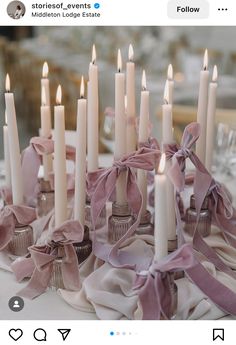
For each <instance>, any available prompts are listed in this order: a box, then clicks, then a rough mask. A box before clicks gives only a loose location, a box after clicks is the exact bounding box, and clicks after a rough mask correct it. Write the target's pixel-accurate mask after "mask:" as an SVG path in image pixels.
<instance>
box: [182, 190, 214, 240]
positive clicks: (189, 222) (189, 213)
mask: <svg viewBox="0 0 236 345" xmlns="http://www.w3.org/2000/svg"><path fill="white" fill-rule="evenodd" d="M208 203H209V198H208V197H206V198H205V199H204V201H203V204H202V208H201V210H200V215H199V221H198V224H197V230H198V231H199V233H200V234H201V235H202V236H203V237H207V236H209V235H210V233H211V212H210V211H209V209H208ZM196 221H197V210H196V205H195V197H194V195H191V197H190V207H189V208H188V209H187V210H186V214H185V228H184V230H185V232H186V233H187V234H189V235H190V236H193V234H194V230H195V227H196Z"/></svg>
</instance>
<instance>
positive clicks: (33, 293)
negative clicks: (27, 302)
mask: <svg viewBox="0 0 236 345" xmlns="http://www.w3.org/2000/svg"><path fill="white" fill-rule="evenodd" d="M52 270H53V264H51V265H48V267H46V268H45V269H44V270H43V271H38V270H37V268H35V270H34V272H33V275H32V277H31V279H30V281H29V283H28V284H27V286H26V287H25V288H23V289H22V290H20V291H19V292H18V293H17V295H18V296H21V297H25V298H28V299H34V298H35V297H38V296H40V295H41V294H42V293H44V292H45V291H46V290H47V288H48V285H49V282H50V279H51V275H52Z"/></svg>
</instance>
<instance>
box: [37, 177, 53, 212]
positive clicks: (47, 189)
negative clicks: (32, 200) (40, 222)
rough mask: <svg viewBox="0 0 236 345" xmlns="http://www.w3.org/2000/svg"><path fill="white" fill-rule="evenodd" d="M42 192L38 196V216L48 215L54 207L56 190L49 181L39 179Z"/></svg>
mask: <svg viewBox="0 0 236 345" xmlns="http://www.w3.org/2000/svg"><path fill="white" fill-rule="evenodd" d="M39 184H40V193H39V195H38V197H37V207H36V211H37V216H38V217H43V216H46V215H47V214H48V213H49V212H50V211H51V210H52V209H53V208H54V191H53V190H52V189H51V186H50V183H49V181H44V179H40V180H39Z"/></svg>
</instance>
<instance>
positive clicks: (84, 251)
mask: <svg viewBox="0 0 236 345" xmlns="http://www.w3.org/2000/svg"><path fill="white" fill-rule="evenodd" d="M74 248H75V251H76V254H77V258H78V262H79V264H81V263H82V262H83V261H85V260H86V259H87V258H88V257H89V255H90V254H91V252H92V241H91V240H90V238H89V228H88V226H86V225H85V227H84V238H83V241H82V242H79V243H74Z"/></svg>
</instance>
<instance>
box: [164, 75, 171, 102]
mask: <svg viewBox="0 0 236 345" xmlns="http://www.w3.org/2000/svg"><path fill="white" fill-rule="evenodd" d="M164 103H165V104H169V103H170V90H169V80H166V83H165V90H164Z"/></svg>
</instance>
